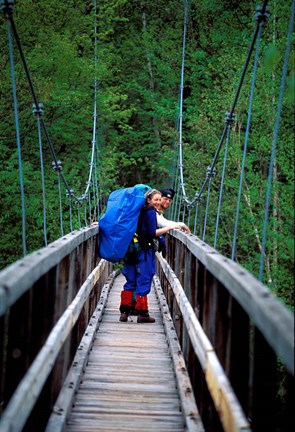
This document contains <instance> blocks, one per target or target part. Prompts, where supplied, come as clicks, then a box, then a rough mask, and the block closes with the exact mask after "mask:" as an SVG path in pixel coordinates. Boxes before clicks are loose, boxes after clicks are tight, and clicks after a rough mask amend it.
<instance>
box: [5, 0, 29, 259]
mask: <svg viewBox="0 0 295 432" xmlns="http://www.w3.org/2000/svg"><path fill="white" fill-rule="evenodd" d="M5 6H7V5H5ZM3 12H4V13H6V14H8V15H10V14H11V13H12V12H11V8H10V7H9V5H8V6H7V8H6V10H4V6H3ZM8 44H9V59H10V70H11V81H12V94H13V105H14V120H15V132H16V142H17V153H18V167H19V183H20V193H21V207H22V243H23V255H24V256H25V255H26V254H27V240H26V209H25V192H24V182H23V164H22V151H21V140H20V129H19V121H18V101H17V94H16V83H15V70H14V59H13V44H12V35H11V23H10V21H9V20H8Z"/></svg>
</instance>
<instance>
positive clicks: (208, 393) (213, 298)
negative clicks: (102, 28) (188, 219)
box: [157, 231, 295, 432]
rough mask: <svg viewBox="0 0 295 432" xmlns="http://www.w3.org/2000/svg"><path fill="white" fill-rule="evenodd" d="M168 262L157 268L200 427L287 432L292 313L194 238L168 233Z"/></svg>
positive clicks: (291, 426)
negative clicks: (189, 381)
mask: <svg viewBox="0 0 295 432" xmlns="http://www.w3.org/2000/svg"><path fill="white" fill-rule="evenodd" d="M167 261H168V262H167ZM167 261H165V260H163V259H162V258H161V257H160V258H159V261H158V269H157V273H158V275H159V280H160V283H161V286H162V288H163V290H164V293H165V297H166V300H167V303H168V305H169V310H170V313H171V315H172V318H173V321H174V325H175V329H176V332H177V334H178V337H179V341H180V344H181V347H182V351H183V354H184V358H185V360H186V364H187V368H188V371H189V374H190V378H191V381H192V385H193V388H194V392H195V397H196V401H197V405H198V408H199V411H200V414H201V417H202V421H203V423H204V426H205V429H206V430H207V429H208V430H214V431H219V430H220V431H221V430H227V431H233V430H248V429H249V428H251V429H252V430H253V431H266V430H267V431H268V432H271V431H285V430H293V429H294V426H295V424H294V423H295V420H294V419H295V416H294V414H293V408H292V407H293V402H294V316H293V314H292V313H291V312H290V311H289V310H288V309H287V308H286V307H285V306H284V305H283V304H282V303H281V302H280V301H279V300H278V299H277V298H275V296H274V295H273V294H272V293H271V292H270V290H269V289H268V288H267V287H266V286H264V285H263V284H262V283H260V282H259V281H258V280H257V279H256V278H254V277H253V276H252V275H251V274H250V273H249V272H247V271H246V270H245V269H244V268H242V267H241V266H239V265H238V264H236V263H235V262H233V261H231V260H230V259H227V258H225V257H224V256H222V255H220V254H219V253H218V252H217V251H216V250H214V249H213V248H211V247H210V246H208V245H207V244H206V243H204V242H203V241H201V240H200V239H199V238H197V237H196V236H194V235H187V234H183V233H181V232H176V231H174V233H173V236H172V235H170V236H169V240H168V255H167ZM170 266H171V267H172V268H173V270H174V271H173V270H172V268H171V267H170ZM241 410H242V411H243V412H242V411H241ZM247 423H248V424H247ZM286 425H287V428H286Z"/></svg>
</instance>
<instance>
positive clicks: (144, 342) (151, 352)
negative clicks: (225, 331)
mask: <svg viewBox="0 0 295 432" xmlns="http://www.w3.org/2000/svg"><path fill="white" fill-rule="evenodd" d="M124 281H125V278H124V276H123V275H121V274H120V275H119V276H118V277H117V278H116V279H115V282H114V285H113V287H112V289H111V290H110V292H109V295H108V300H107V303H106V307H105V311H104V314H103V317H102V321H101V323H100V324H99V328H98V330H97V333H96V336H95V339H94V343H93V346H92V349H91V352H90V354H89V357H88V361H87V366H86V368H85V371H84V374H83V377H82V380H81V383H80V385H79V388H78V392H77V394H76V395H75V397H74V400H73V406H72V408H71V410H70V414H69V416H68V419H67V420H66V427H65V430H66V431H68V432H74V431H86V430H87V431H97V430H99V431H114V430H120V431H138V430H146V431H159V430H160V431H161V432H165V431H167V432H172V431H184V430H194V431H201V430H203V426H202V423H201V421H200V418H199V414H198V410H197V407H196V405H195V400H194V397H193V391H192V389H191V388H190V382H189V380H188V378H187V372H186V370H185V365H184V361H183V359H182V358H180V356H181V357H182V355H181V354H180V352H181V351H180V350H177V351H178V352H177V357H178V360H177V362H178V364H181V371H179V370H175V368H174V362H173V347H172V346H171V340H169V334H167V332H166V331H165V325H164V322H163V319H164V320H165V321H166V324H167V323H168V325H170V330H171V328H172V331H173V323H172V320H171V317H170V314H169V313H168V314H167V311H165V313H163V308H162V304H161V302H159V300H158V288H157V290H156V288H155V287H154V286H153V289H152V291H151V294H150V295H149V309H150V312H151V315H152V316H153V317H155V318H156V322H155V323H154V324H138V323H137V318H136V317H132V318H131V317H130V318H129V321H128V322H127V323H122V322H119V303H120V292H121V290H122V286H123V283H124ZM131 319H132V320H131ZM171 323H172V326H171ZM173 336H175V335H173V334H171V333H170V337H172V338H173ZM174 340H175V339H174ZM174 344H175V342H174ZM174 354H176V353H174ZM179 373H181V374H182V377H181V378H180V377H179ZM183 375H185V388H180V386H183ZM181 380H182V382H181ZM65 385H66V386H67V385H68V383H67V382H66V384H65ZM64 390H65V391H66V389H64ZM64 390H62V391H61V393H60V396H59V399H58V401H57V404H56V407H55V410H54V414H53V415H52V416H51V419H50V421H49V424H48V427H47V432H49V431H53V430H54V432H56V430H57V423H59V424H60V423H61V422H63V421H65V418H62V417H61V416H59V413H60V410H61V409H63V407H62V404H63V403H64V402H65V403H67V401H66V396H65V394H66V392H65V393H64V394H63V391H64ZM181 392H183V394H182V395H181ZM184 393H186V395H184ZM183 399H185V403H184V406H183V404H182V400H183ZM186 411H187V412H186ZM188 423H189V424H188Z"/></svg>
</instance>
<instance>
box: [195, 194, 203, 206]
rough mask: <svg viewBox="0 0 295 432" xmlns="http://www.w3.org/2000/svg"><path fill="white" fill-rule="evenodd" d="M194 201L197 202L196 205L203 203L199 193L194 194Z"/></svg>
mask: <svg viewBox="0 0 295 432" xmlns="http://www.w3.org/2000/svg"><path fill="white" fill-rule="evenodd" d="M195 201H196V202H197V205H199V204H201V202H202V201H203V196H202V195H200V194H199V192H196V193H195Z"/></svg>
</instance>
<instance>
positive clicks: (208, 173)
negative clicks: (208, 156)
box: [206, 165, 217, 178]
mask: <svg viewBox="0 0 295 432" xmlns="http://www.w3.org/2000/svg"><path fill="white" fill-rule="evenodd" d="M216 173H217V171H216V168H215V167H213V168H212V167H211V166H210V165H209V166H208V167H207V171H206V177H207V178H213V177H215V176H216Z"/></svg>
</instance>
